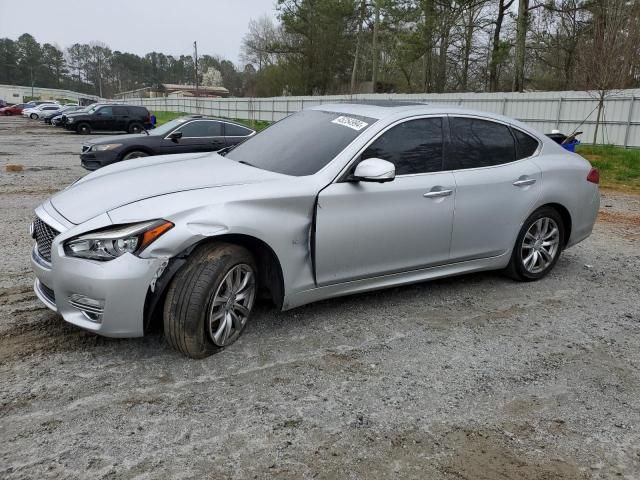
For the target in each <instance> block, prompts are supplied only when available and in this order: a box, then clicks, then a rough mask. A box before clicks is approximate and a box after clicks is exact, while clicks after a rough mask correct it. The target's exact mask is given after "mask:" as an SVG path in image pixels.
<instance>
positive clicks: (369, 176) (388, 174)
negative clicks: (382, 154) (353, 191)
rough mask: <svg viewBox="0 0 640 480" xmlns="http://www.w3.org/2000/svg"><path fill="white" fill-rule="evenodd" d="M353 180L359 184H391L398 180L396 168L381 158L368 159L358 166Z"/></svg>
mask: <svg viewBox="0 0 640 480" xmlns="http://www.w3.org/2000/svg"><path fill="white" fill-rule="evenodd" d="M352 178H353V180H356V181H359V182H379V183H383V182H391V181H392V180H393V179H394V178H396V166H395V165H394V164H393V163H391V162H387V161H386V160H382V159H381V158H367V159H366V160H362V161H361V162H360V163H359V164H358V166H357V167H356V170H355V171H354V172H353V176H352Z"/></svg>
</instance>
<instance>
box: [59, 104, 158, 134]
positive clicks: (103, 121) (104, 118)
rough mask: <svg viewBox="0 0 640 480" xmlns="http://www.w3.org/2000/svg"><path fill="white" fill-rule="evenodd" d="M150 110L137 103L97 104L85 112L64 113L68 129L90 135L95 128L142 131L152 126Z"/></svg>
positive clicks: (112, 130) (64, 122)
mask: <svg viewBox="0 0 640 480" xmlns="http://www.w3.org/2000/svg"><path fill="white" fill-rule="evenodd" d="M150 122H151V117H150V115H149V110H147V109H146V108H145V107H139V106H136V105H118V104H104V103H102V104H95V105H92V107H91V108H90V109H89V110H87V111H83V112H75V113H71V114H69V115H64V117H63V124H64V127H65V128H66V129H67V130H72V131H75V132H77V133H81V134H83V135H88V134H90V133H91V132H92V131H95V130H103V131H111V132H114V131H124V132H129V133H141V132H143V131H144V130H145V129H146V128H150V127H151V125H150Z"/></svg>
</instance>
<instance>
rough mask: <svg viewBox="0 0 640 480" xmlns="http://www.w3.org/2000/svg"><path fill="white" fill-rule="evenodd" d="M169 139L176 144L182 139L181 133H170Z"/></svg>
mask: <svg viewBox="0 0 640 480" xmlns="http://www.w3.org/2000/svg"><path fill="white" fill-rule="evenodd" d="M169 138H170V139H171V140H173V141H174V142H176V141H178V140H180V139H181V138H182V132H171V133H170V134H169Z"/></svg>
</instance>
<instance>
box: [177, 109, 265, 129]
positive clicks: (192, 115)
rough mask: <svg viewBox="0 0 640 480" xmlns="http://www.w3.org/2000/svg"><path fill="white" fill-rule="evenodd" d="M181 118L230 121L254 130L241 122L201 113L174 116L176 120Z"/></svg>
mask: <svg viewBox="0 0 640 480" xmlns="http://www.w3.org/2000/svg"><path fill="white" fill-rule="evenodd" d="M183 118H184V119H185V121H186V120H215V121H217V122H224V123H230V124H232V125H236V126H238V127H243V128H246V129H248V130H254V129H253V128H251V127H248V126H246V125H243V124H241V123H239V122H234V121H233V120H229V119H228V118H220V117H209V116H207V115H201V114H197V113H194V114H191V115H184V116H182V117H177V118H176V120H177V119H183ZM254 131H255V130H254Z"/></svg>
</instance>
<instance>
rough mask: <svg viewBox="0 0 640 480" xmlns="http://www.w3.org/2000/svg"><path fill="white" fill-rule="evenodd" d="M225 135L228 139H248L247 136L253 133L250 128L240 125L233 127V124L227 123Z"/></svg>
mask: <svg viewBox="0 0 640 480" xmlns="http://www.w3.org/2000/svg"><path fill="white" fill-rule="evenodd" d="M224 129H225V130H224V131H225V135H226V136H227V137H246V136H247V135H251V133H252V131H251V130H249V129H248V128H244V127H241V126H239V125H233V124H232V123H227V124H225V126H224Z"/></svg>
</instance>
